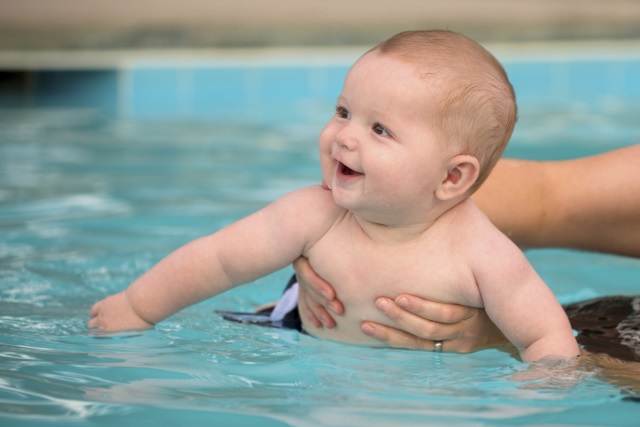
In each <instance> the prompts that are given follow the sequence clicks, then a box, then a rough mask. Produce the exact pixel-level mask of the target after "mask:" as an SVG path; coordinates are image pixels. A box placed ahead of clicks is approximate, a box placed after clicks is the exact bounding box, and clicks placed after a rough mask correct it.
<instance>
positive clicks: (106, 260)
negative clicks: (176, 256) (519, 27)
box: [0, 63, 640, 426]
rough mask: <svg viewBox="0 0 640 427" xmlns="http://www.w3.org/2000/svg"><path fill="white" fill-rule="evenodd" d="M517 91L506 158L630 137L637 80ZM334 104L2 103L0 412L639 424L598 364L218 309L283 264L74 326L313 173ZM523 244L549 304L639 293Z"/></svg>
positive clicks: (282, 277)
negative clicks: (99, 329)
mask: <svg viewBox="0 0 640 427" xmlns="http://www.w3.org/2000/svg"><path fill="white" fill-rule="evenodd" d="M634 64H635V63H634ZM517 66H519V65H518V64H515V65H514V67H517ZM633 67H636V65H633ZM516 90H518V87H516ZM523 90H524V89H523ZM529 90H532V89H531V88H529ZM633 90H636V89H635V86H634V87H633ZM629 93H633V92H632V91H630V92H629ZM327 98H330V97H327ZM524 98H525V101H524V104H523V101H521V119H520V122H519V124H518V130H517V132H516V134H515V135H514V139H513V142H512V144H511V146H510V147H509V150H508V152H507V155H509V156H517V157H527V158H539V159H558V158H567V157H572V156H580V155H588V154H592V153H596V152H600V151H605V150H609V149H613V148H617V147H621V146H625V145H629V144H631V143H634V142H635V143H637V142H638V141H640V128H639V127H638V125H637V117H638V113H639V112H640V108H639V106H640V103H639V102H638V100H637V98H636V97H635V95H634V96H629V97H628V98H625V97H618V98H616V99H615V100H613V101H611V100H610V101H611V102H608V103H607V104H606V105H603V104H602V103H598V104H597V105H596V106H592V104H591V103H590V102H587V101H583V102H582V103H580V102H578V101H579V99H576V98H572V100H571V102H570V103H567V104H566V105H562V104H557V103H554V104H552V105H547V104H540V103H537V102H534V101H535V100H532V101H531V102H529V103H527V102H526V100H527V98H526V96H525V97H524ZM323 102H324V101H323ZM332 102H333V101H332V100H331V101H327V102H324V103H322V102H321V103H320V104H318V105H315V106H313V108H314V109H315V110H314V111H323V113H322V114H318V115H314V116H309V117H306V118H304V117H303V118H301V117H300V116H299V115H298V116H295V110H296V109H297V108H299V105H298V104H297V105H295V106H290V107H289V108H290V110H287V109H284V110H283V109H281V110H279V111H277V112H273V115H266V114H265V115H261V116H259V117H258V116H255V117H254V116H251V117H248V116H247V117H244V116H243V117H240V120H235V121H234V120H229V119H228V118H227V117H223V118H220V117H218V116H215V115H212V116H211V117H207V118H206V120H205V119H203V118H202V117H194V116H188V115H187V116H180V115H177V116H171V115H169V116H168V117H167V116H162V114H164V113H162V114H160V113H158V114H159V115H157V116H154V117H138V116H136V115H135V114H131V115H129V116H126V115H125V116H123V115H113V114H112V112H106V113H105V112H104V111H102V110H100V109H94V108H85V107H83V108H80V107H78V106H77V105H72V106H71V107H68V106H67V107H65V106H64V105H60V106H47V107H48V108H40V107H38V106H33V105H31V106H29V108H5V110H4V111H3V112H2V114H0V425H3V426H4V425H6V426H23V425H24V426H54V425H64V426H68V425H79V426H80V425H82V426H84V425H86V426H89V425H91V426H102V425H104V426H113V425H118V424H124V425H139V426H146V425H150V426H151V425H153V426H156V425H189V426H200V425H203V426H204V425H214V426H247V425H250V426H254V425H255V426H361V425H367V426H377V425H380V426H383V425H384V426H387V425H401V426H414V425H415V426H418V425H420V426H422V425H508V426H517V425H576V426H578V425H580V426H584V425H593V426H595V425H607V426H633V425H637V424H638V420H639V419H640V403H639V402H638V395H637V394H635V392H634V391H633V389H634V387H635V390H638V388H640V384H638V383H637V382H636V383H635V384H633V383H632V387H626V386H620V385H616V384H619V383H616V382H615V381H607V380H606V378H604V377H603V376H602V375H600V372H599V371H598V369H582V370H577V371H576V370H573V371H567V372H563V371H560V372H559V373H558V375H557V376H555V377H554V378H552V379H549V380H521V381H517V380H516V379H515V378H516V377H517V376H518V374H519V373H521V372H522V371H524V370H525V369H526V368H527V365H525V364H522V363H519V362H518V361H517V360H516V359H514V358H512V357H511V356H510V355H509V354H506V353H503V352H500V351H497V350H487V351H482V352H478V353H474V354H468V355H457V354H446V353H444V354H434V353H429V352H416V351H406V350H392V349H369V348H361V347H352V346H348V345H342V344H338V343H332V342H327V341H321V340H317V339H313V338H311V337H308V336H304V335H300V334H298V333H297V332H293V331H286V330H277V329H269V328H262V327H258V326H248V325H241V324H235V323H230V322H226V321H224V320H222V319H220V318H219V317H218V316H217V315H215V314H214V311H215V310H218V309H221V310H252V309H254V308H255V307H256V306H258V305H260V304H263V303H265V302H268V301H271V300H274V299H276V298H277V297H278V295H279V293H280V291H281V288H282V287H283V285H284V284H285V283H286V281H287V280H288V278H289V275H290V274H291V271H292V270H291V269H290V268H289V269H285V270H283V271H279V272H277V273H274V274H272V275H270V276H268V277H266V278H263V279H261V280H259V281H257V282H255V283H252V284H249V285H247V286H244V287H241V288H238V289H234V290H232V291H230V292H227V293H225V294H223V295H220V296H218V297H216V298H214V299H211V300H209V301H205V302H203V303H201V304H199V305H196V306H194V307H191V308H189V309H187V310H184V311H183V312H181V313H178V314H176V315H175V316H173V317H171V318H169V319H168V320H166V321H164V322H162V323H161V324H159V325H158V326H157V327H156V328H155V329H154V330H151V331H146V332H138V333H124V334H118V335H106V336H105V335H96V334H92V333H90V332H89V331H87V329H86V328H85V323H86V321H87V320H88V311H89V308H90V307H91V305H92V304H93V303H94V302H95V301H97V300H99V299H101V298H103V297H105V296H106V295H109V294H111V293H114V292H117V291H119V290H122V289H123V288H124V287H126V286H127V285H128V284H129V283H130V282H131V281H132V280H134V279H135V278H136V277H138V276H139V275H140V274H142V273H143V272H144V271H146V270H147V269H148V268H149V267H151V266H152V265H153V264H154V263H155V262H156V261H158V260H159V259H160V258H161V257H162V256H164V255H166V254H167V253H168V252H169V251H171V250H173V249H175V248H176V247H178V246H179V245H181V244H183V243H186V242H187V241H190V240H192V239H193V238H195V237H198V236H201V235H203V234H207V233H211V232H213V231H215V230H217V229H219V228H220V227H222V226H224V225H226V224H228V223H230V222H232V221H234V220H236V219H238V218H240V217H242V216H244V215H246V214H248V213H250V212H253V211H255V210H256V209H259V208H260V207H262V206H264V205H265V204H266V203H269V202H270V201H272V200H274V199H275V198H277V197H279V196H280V195H282V194H284V193H286V192H288V191H290V190H293V189H295V188H299V187H302V186H305V185H310V184H315V183H317V182H318V181H319V179H320V178H319V177H320V173H319V170H318V165H317V163H318V159H317V153H316V148H315V144H316V138H317V135H318V132H319V131H320V129H321V127H322V125H323V122H324V120H326V118H327V117H329V115H331V114H332V107H333V106H332V104H331V103H332ZM285 104H286V103H285V102H282V104H281V105H280V107H281V108H284V107H283V105H285ZM136 105H137V104H136ZM264 108H265V109H268V106H267V105H265V106H264ZM128 111H129V112H131V110H128ZM292 116H295V117H296V118H295V120H289V118H291V117H292ZM216 117H218V118H216ZM527 256H528V257H529V259H530V260H531V262H532V263H533V265H534V266H535V267H536V269H537V270H538V272H539V273H540V275H541V276H542V277H543V279H545V281H546V282H547V283H548V284H549V286H550V287H551V288H552V289H553V291H554V293H555V294H556V295H557V297H558V299H559V300H560V302H562V303H568V302H573V301H579V300H583V299H588V298H593V297H597V296H602V295H617V294H622V295H635V294H639V293H640V260H637V259H632V258H625V257H614V256H608V255H600V254H588V253H580V252H575V251H567V250H536V251H529V252H527ZM633 368H634V367H633V366H631V365H630V368H629V369H633ZM635 369H637V367H635Z"/></svg>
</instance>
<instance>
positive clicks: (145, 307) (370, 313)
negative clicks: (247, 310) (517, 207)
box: [88, 31, 579, 361]
mask: <svg viewBox="0 0 640 427" xmlns="http://www.w3.org/2000/svg"><path fill="white" fill-rule="evenodd" d="M515 121H516V104H515V95H514V92H513V88H512V87H511V84H510V83H509V80H508V78H507V76H506V73H505V72H504V70H503V68H502V66H501V65H500V64H499V62H498V61H497V60H496V59H495V58H494V57H493V56H492V55H491V54H490V53H489V52H488V51H486V50H485V49H484V48H483V47H481V46H480V45H478V44H477V43H475V42H473V41H472V40H470V39H468V38H466V37H464V36H462V35H460V34H457V33H454V32H449V31H412V32H404V33H400V34H397V35H396V36H394V37H392V38H390V39H389V40H386V41H385V42H383V43H381V44H380V45H378V46H376V47H375V48H373V49H372V50H370V51H369V52H367V53H366V54H365V55H364V56H362V57H361V58H360V59H359V60H358V61H357V62H356V63H355V64H354V65H353V67H352V68H351V70H350V71H349V73H348V75H347V77H346V79H345V82H344V86H343V89H342V93H341V94H340V96H339V98H338V103H337V107H336V113H335V115H334V116H333V117H332V118H331V119H330V120H329V123H328V124H327V125H326V126H325V128H324V129H323V130H322V132H321V134H320V138H319V147H320V153H321V168H322V175H323V180H324V181H325V182H326V183H327V186H328V187H329V188H328V189H326V188H323V187H321V186H314V187H308V188H303V189H301V190H297V191H294V192H292V193H290V194H287V195H285V196H284V197H282V198H280V199H279V200H276V201H275V202H274V203H272V204H270V205H269V206H267V207H265V208H264V209H262V210H260V211H258V212H256V213H254V214H252V215H250V216H248V217H246V218H244V219H242V220H240V221H238V222H236V223H233V224H231V225H229V226H228V227H225V228H223V229H222V230H220V231H218V232H216V233H214V234H211V235H209V236H206V237H202V238H200V239H198V240H195V241H193V242H191V243H189V244H187V245H185V246H183V247H182V248H179V249H178V250H176V251H175V252H173V253H172V254H170V255H169V256H167V257H166V258H165V259H163V260H162V261H160V262H159V263H158V264H157V265H156V266H154V267H153V268H152V269H151V270H149V271H148V272H146V273H145V274H144V275H142V276H141V277H140V278H138V279H137V280H136V281H135V282H133V283H132V284H131V285H130V286H129V288H128V289H126V290H125V291H123V292H120V293H118V294H115V295H112V296H110V297H108V298H106V299H104V300H102V301H100V302H98V303H97V304H95V305H94V306H93V308H92V309H91V314H90V315H91V320H90V321H89V324H88V326H89V327H90V328H97V329H99V330H103V331H118V330H127V329H141V328H149V327H152V326H153V325H154V324H155V323H157V322H159V321H161V320H163V319H164V318H166V317H168V316H170V315H172V314H173V313H175V312H177V311H179V310H181V309H183V308H185V307H187V306H189V305H192V304H195V303H197V302H200V301H202V300H204V299H207V298H210V297H212V296H214V295H217V294H220V293H222V292H224V291H226V290H228V289H231V288H233V287H234V286H237V285H240V284H244V283H248V282H251V281H253V280H256V279H258V278H259V277H262V276H264V275H267V274H269V273H271V272H274V271H276V270H279V269H282V268H284V267H286V266H287V265H289V264H291V263H292V262H293V261H294V260H296V259H297V258H298V257H299V256H301V255H302V256H305V257H307V258H308V259H309V262H310V264H311V266H312V267H313V269H314V270H315V271H316V272H317V273H318V274H319V275H320V276H322V277H323V278H324V279H325V280H327V281H328V282H329V283H333V284H335V285H336V292H337V295H338V296H339V298H340V300H341V301H342V302H343V304H344V306H345V311H344V315H343V316H340V317H338V318H336V323H337V326H336V327H335V328H332V329H328V328H317V327H315V326H314V325H313V323H312V322H311V321H310V320H309V319H305V317H304V316H302V324H303V326H304V328H305V330H306V331H307V332H308V333H309V334H311V335H314V336H316V337H319V338H326V339H331V340H338V341H343V342H349V343H360V344H367V345H374V344H376V343H378V342H377V341H375V340H373V339H372V338H370V337H368V336H366V335H365V334H363V333H362V332H361V330H360V324H361V322H362V321H363V320H372V321H375V322H378V323H383V324H385V323H386V324H388V320H385V318H384V316H383V315H381V314H380V313H379V312H378V310H376V309H375V307H374V301H375V299H376V298H377V297H379V296H382V295H388V296H393V295H394V294H398V293H400V292H402V293H410V294H414V295H417V296H421V297H423V298H427V299H430V300H437V301H442V302H448V303H457V304H462V305H466V306H475V307H484V308H485V309H486V312H487V314H488V315H489V317H490V318H491V319H492V320H493V322H494V323H495V324H496V325H497V326H498V327H499V328H500V330H501V331H502V332H503V333H504V335H505V336H506V337H507V338H508V339H509V340H510V341H511V342H512V343H513V344H514V345H515V346H516V347H517V348H518V350H519V352H520V356H521V357H522V359H523V360H525V361H534V360H539V359H542V358H544V357H547V356H555V357H561V358H569V357H573V356H577V355H578V354H579V349H578V345H577V343H576V340H575V338H574V336H573V332H572V329H571V327H570V325H569V321H568V320H567V317H566V315H565V313H564V311H563V310H562V308H561V307H560V305H559V304H558V302H557V300H556V299H555V297H554V295H553V293H552V292H551V291H550V290H549V289H548V288H547V286H546V285H545V284H544V282H543V281H542V280H541V279H540V277H539V276H538V275H537V274H536V272H535V271H534V270H533V268H532V267H531V265H530V264H529V262H528V261H527V260H526V258H525V257H524V255H523V254H522V252H521V251H520V250H519V249H518V248H517V247H516V246H515V245H514V244H513V243H512V242H511V241H510V240H509V239H508V238H507V237H506V236H505V235H503V234H502V233H500V232H499V231H498V229H496V228H495V227H494V226H493V225H492V224H491V222H490V221H489V220H488V219H487V217H486V216H485V215H484V214H483V213H482V212H481V211H480V210H479V209H478V208H477V207H476V206H475V205H474V203H473V202H472V201H471V200H470V199H469V196H470V195H471V194H472V193H473V192H474V191H475V190H476V189H477V188H478V186H480V185H481V183H482V182H483V181H484V180H485V178H486V177H487V175H488V174H489V172H490V171H491V169H492V167H493V165H494V164H495V163H496V161H497V160H498V158H499V157H500V155H501V153H502V152H503V150H504V148H505V146H506V145H507V142H508V140H509V138H510V136H511V133H512V131H513V127H514V124H515ZM374 341H375V342H374Z"/></svg>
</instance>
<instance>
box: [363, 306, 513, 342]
mask: <svg viewBox="0 0 640 427" xmlns="http://www.w3.org/2000/svg"><path fill="white" fill-rule="evenodd" d="M375 304H376V307H377V308H378V309H379V310H380V311H382V313H384V314H385V315H386V316H387V317H388V318H389V319H390V320H392V321H393V323H394V324H395V325H397V327H395V328H394V327H390V326H386V325H381V324H379V323H374V322H363V323H362V332H363V333H365V334H367V335H369V336H371V337H373V338H376V339H378V340H380V341H382V342H384V343H386V344H388V345H389V346H391V347H401V348H409V349H416V350H429V351H432V350H433V349H434V348H435V343H436V342H438V341H440V342H441V343H442V347H441V351H446V352H455V353H470V352H473V351H477V350H482V349H485V348H493V347H502V346H506V345H508V341H507V339H506V338H505V337H504V335H502V332H500V330H499V329H498V328H497V327H496V325H494V323H493V322H492V321H491V320H490V319H489V317H488V316H487V314H486V312H485V311H484V309H481V308H474V307H466V306H462V305H457V304H446V303H440V302H435V301H429V300H425V299H422V298H419V297H416V296H413V295H406V294H402V295H399V296H398V297H396V298H395V300H394V299H391V298H386V297H380V298H378V299H377V300H376V303H375Z"/></svg>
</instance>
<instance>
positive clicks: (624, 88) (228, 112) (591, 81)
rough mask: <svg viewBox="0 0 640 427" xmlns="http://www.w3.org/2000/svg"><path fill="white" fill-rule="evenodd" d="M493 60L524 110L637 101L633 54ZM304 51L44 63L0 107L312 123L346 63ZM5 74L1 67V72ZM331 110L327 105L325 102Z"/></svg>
mask: <svg viewBox="0 0 640 427" xmlns="http://www.w3.org/2000/svg"><path fill="white" fill-rule="evenodd" d="M498 57H499V59H501V61H502V62H503V64H504V65H505V68H506V69H507V72H508V74H509V76H510V78H511V81H512V83H513V85H514V87H515V89H516V93H517V97H518V103H519V105H520V106H521V108H522V107H524V108H553V107H554V106H560V108H571V107H576V108H580V109H585V110H589V111H595V112H598V111H601V110H603V109H604V110H607V109H619V108H628V107H629V106H632V107H639V106H640V55H626V56H622V57H619V58H617V57H611V56H607V55H604V56H603V57H602V58H597V57H592V58H585V57H577V58H567V57H563V56H562V55H560V56H558V55H555V56H554V57H553V58H550V59H544V58H537V59H536V58H534V59H526V58H524V59H523V57H522V56H520V57H519V58H517V59H515V60H512V59H509V57H506V58H500V56H499V55H498ZM355 58H357V56H353V58H349V59H348V60H344V61H342V62H336V61H326V63H323V62H322V61H313V63H312V64H309V65H308V64H307V63H306V60H305V58H304V57H301V58H295V57H294V58H289V60H287V61H270V60H268V59H265V60H256V61H252V62H250V63H243V62H242V61H240V62H238V63H233V61H232V62H229V61H216V60H215V58H213V59H212V58H209V59H203V60H202V61H197V60H193V59H191V60H189V61H187V63H185V62H184V61H181V60H180V59H176V60H175V61H172V60H167V59H164V60H162V61H155V62H149V61H140V62H139V63H136V61H130V62H129V63H127V64H125V65H122V66H119V67H117V68H112V69H109V68H105V69H73V68H72V67H71V68H70V69H49V70H48V69H41V70H35V71H29V72H25V73H22V74H20V73H16V72H13V74H12V76H13V77H14V78H15V77H16V74H18V75H19V79H18V80H20V82H19V83H18V84H17V85H16V84H13V85H11V86H10V87H9V89H7V87H8V85H7V84H4V85H0V108H2V109H15V108H49V107H57V108H95V109H99V110H102V111H104V112H105V113H107V114H113V115H116V116H119V117H126V118H132V119H158V120H167V119H172V120H173V119H177V120H181V119H186V120H221V121H229V120H230V121H238V122H240V121H263V120H269V121H272V120H275V121H287V122H291V121H309V120H311V121H313V120H315V119H317V118H318V116H321V119H322V120H324V118H326V116H327V114H331V107H332V104H333V103H334V102H335V99H336V98H337V95H338V94H339V91H340V89H341V86H342V82H343V79H344V76H345V75H346V73H347V71H348V68H349V66H350V64H351V63H352V62H353V60H354V59H355ZM2 75H4V76H5V79H4V80H7V78H6V76H7V73H3V74H2ZM327 109H328V110H327Z"/></svg>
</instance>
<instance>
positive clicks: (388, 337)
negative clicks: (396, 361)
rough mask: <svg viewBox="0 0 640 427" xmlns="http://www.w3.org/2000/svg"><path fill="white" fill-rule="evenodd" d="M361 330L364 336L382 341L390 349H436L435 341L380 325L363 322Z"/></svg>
mask: <svg viewBox="0 0 640 427" xmlns="http://www.w3.org/2000/svg"><path fill="white" fill-rule="evenodd" d="M361 330H362V332H363V333H364V334H366V335H368V336H370V337H372V338H375V339H377V340H379V341H382V342H384V343H385V344H387V345H388V346H390V347H396V348H406V349H410V350H427V351H433V350H434V348H435V341H432V340H427V339H424V338H420V337H417V336H415V335H412V334H409V333H407V332H404V331H401V330H399V329H396V328H392V327H390V326H386V325H381V324H379V323H373V322H363V323H362V326H361Z"/></svg>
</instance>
